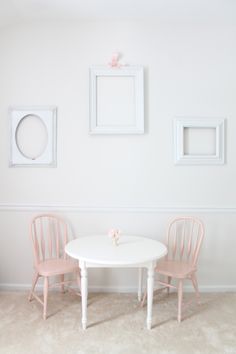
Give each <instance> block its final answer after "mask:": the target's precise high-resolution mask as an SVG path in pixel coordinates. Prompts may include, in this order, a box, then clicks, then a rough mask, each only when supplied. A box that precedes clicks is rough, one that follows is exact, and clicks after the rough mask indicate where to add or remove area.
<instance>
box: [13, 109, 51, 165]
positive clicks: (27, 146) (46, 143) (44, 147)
mask: <svg viewBox="0 0 236 354" xmlns="http://www.w3.org/2000/svg"><path fill="white" fill-rule="evenodd" d="M9 116H10V161H9V166H10V167H33V166H37V167H56V119H57V109H56V107H54V106H53V107H48V106H47V107H44V106H43V107H42V106H40V107H19V106H17V107H16V106H13V107H10V108H9Z"/></svg>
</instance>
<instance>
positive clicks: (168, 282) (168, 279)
mask: <svg viewBox="0 0 236 354" xmlns="http://www.w3.org/2000/svg"><path fill="white" fill-rule="evenodd" d="M170 282H171V277H167V284H170ZM169 293H170V288H169V287H167V294H168V295H169Z"/></svg>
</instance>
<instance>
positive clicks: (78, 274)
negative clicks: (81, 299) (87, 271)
mask: <svg viewBox="0 0 236 354" xmlns="http://www.w3.org/2000/svg"><path fill="white" fill-rule="evenodd" d="M77 283H78V287H79V290H80V291H81V279H80V270H79V269H78V271H77Z"/></svg>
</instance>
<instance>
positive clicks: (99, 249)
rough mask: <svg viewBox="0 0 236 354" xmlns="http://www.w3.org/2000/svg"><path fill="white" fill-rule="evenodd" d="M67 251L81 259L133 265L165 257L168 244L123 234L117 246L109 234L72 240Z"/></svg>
mask: <svg viewBox="0 0 236 354" xmlns="http://www.w3.org/2000/svg"><path fill="white" fill-rule="evenodd" d="M65 251H66V253H67V254H68V255H69V256H71V257H73V258H75V259H79V260H81V261H85V262H90V263H96V264H101V265H102V264H104V265H133V264H138V263H146V262H150V261H154V260H157V259H159V258H161V257H164V256H165V255H166V254H167V248H166V246H165V245H164V244H163V243H161V242H158V241H155V240H152V239H150V238H147V237H140V236H126V235H121V236H120V239H119V245H118V246H115V245H113V243H112V239H111V238H110V237H109V236H107V235H93V236H85V237H80V238H78V239H76V240H73V241H70V242H69V243H68V244H67V245H66V248H65Z"/></svg>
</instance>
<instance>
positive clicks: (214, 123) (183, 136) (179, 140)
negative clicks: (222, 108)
mask: <svg viewBox="0 0 236 354" xmlns="http://www.w3.org/2000/svg"><path fill="white" fill-rule="evenodd" d="M224 126H225V119H224V118H176V119H175V120H174V160H175V164H176V165H222V164H224V163H225V149H224V144H225V143H224V135H225V128H224ZM190 133H191V134H190ZM191 136H195V140H196V145H197V146H198V147H200V148H199V149H195V151H191V148H189V146H191V140H190V139H191ZM204 137H206V138H205V139H206V143H207V144H205V145H207V147H205V150H204V147H203V148H202V145H204ZM193 150H194V149H193Z"/></svg>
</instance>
